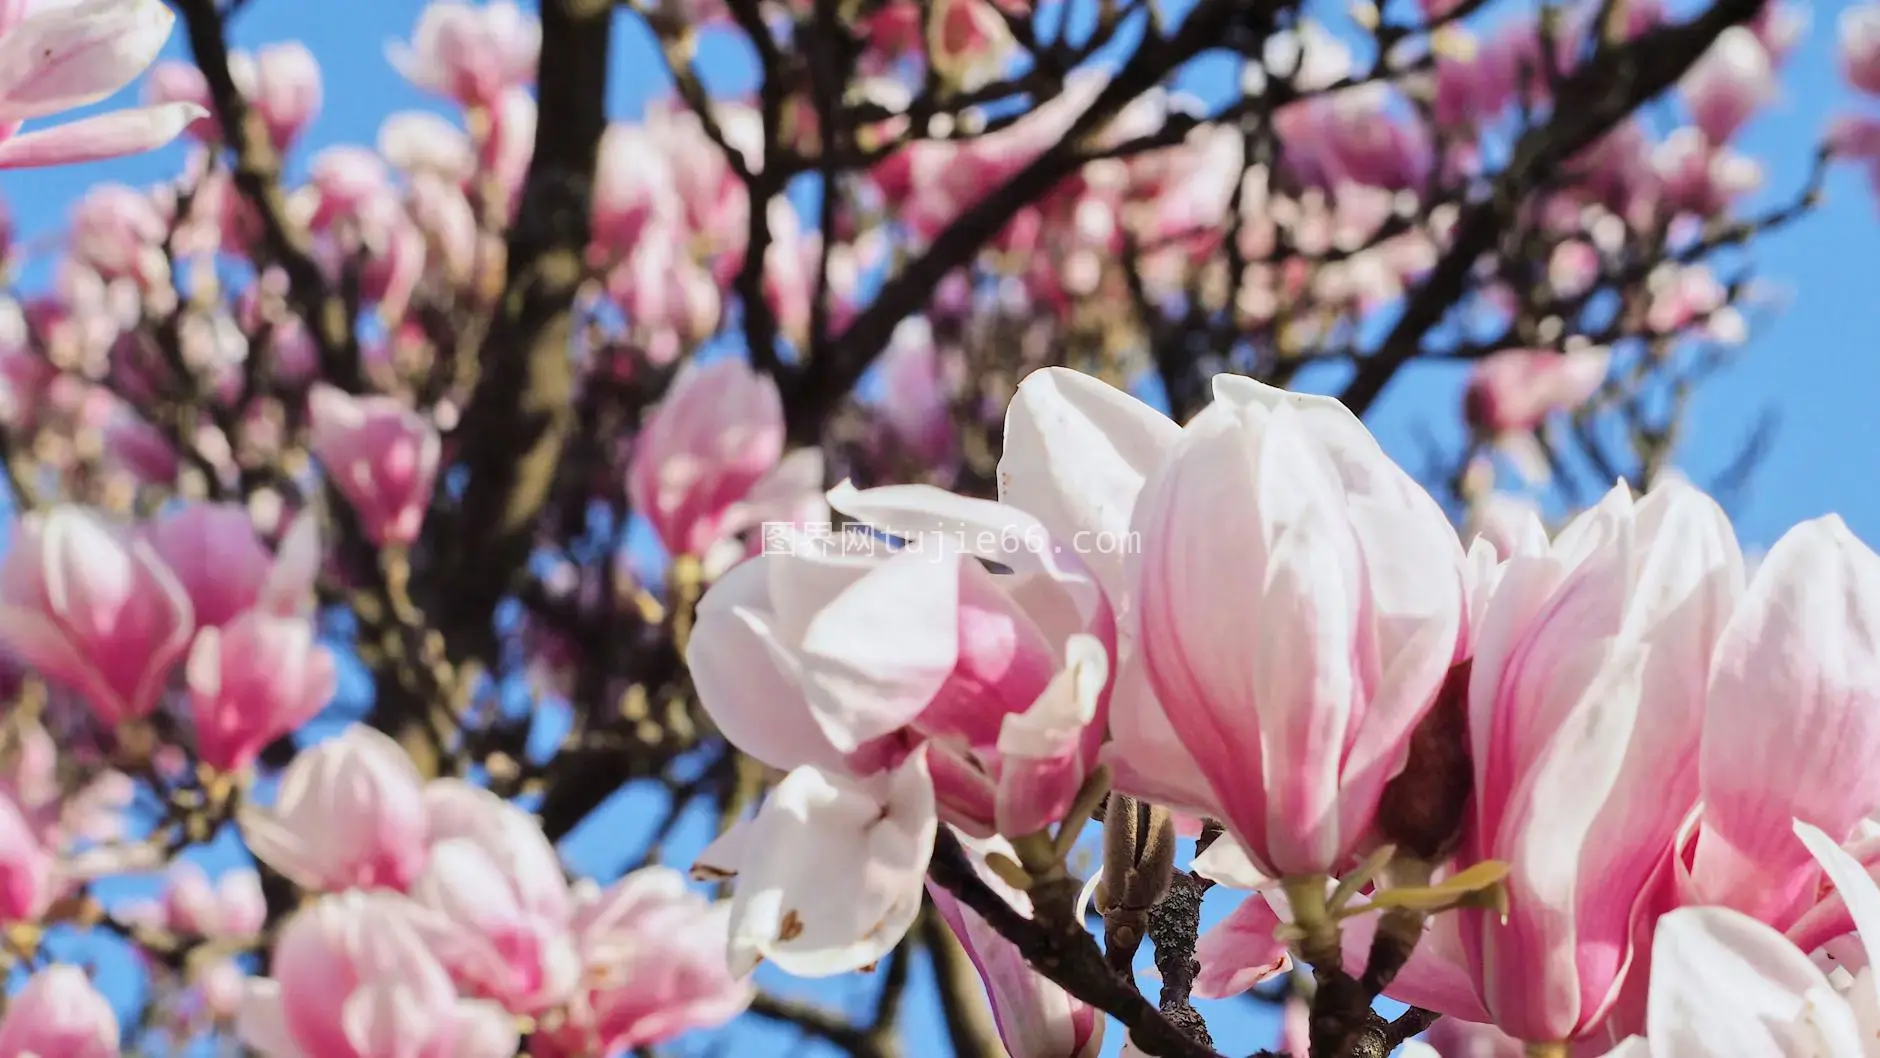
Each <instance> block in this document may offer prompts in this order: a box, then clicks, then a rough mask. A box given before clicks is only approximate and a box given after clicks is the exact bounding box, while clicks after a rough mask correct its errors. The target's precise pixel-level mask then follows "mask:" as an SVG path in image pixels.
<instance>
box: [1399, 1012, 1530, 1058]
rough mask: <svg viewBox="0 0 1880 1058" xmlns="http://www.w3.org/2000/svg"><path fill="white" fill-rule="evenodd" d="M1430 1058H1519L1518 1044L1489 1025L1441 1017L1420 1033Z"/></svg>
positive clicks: (1519, 1048)
mask: <svg viewBox="0 0 1880 1058" xmlns="http://www.w3.org/2000/svg"><path fill="white" fill-rule="evenodd" d="M1423 1041H1424V1042H1425V1043H1427V1044H1429V1045H1430V1047H1431V1048H1432V1049H1433V1050H1434V1051H1435V1056H1434V1058H1521V1054H1522V1047H1521V1041H1519V1040H1516V1039H1514V1038H1513V1037H1510V1036H1509V1035H1507V1034H1506V1033H1504V1032H1502V1031H1501V1030H1500V1029H1498V1028H1496V1027H1495V1026H1493V1025H1483V1024H1479V1023H1477V1022H1470V1021H1463V1020H1461V1019H1459V1018H1442V1019H1440V1020H1438V1021H1437V1022H1436V1024H1434V1025H1431V1026H1430V1027H1429V1031H1427V1032H1425V1033H1424V1034H1423Z"/></svg>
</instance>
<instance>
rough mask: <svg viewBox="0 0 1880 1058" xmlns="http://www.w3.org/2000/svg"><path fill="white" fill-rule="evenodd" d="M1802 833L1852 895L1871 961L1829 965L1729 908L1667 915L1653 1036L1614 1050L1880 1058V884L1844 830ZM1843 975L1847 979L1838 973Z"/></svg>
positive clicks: (1657, 961) (1650, 1015)
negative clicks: (1879, 1029)
mask: <svg viewBox="0 0 1880 1058" xmlns="http://www.w3.org/2000/svg"><path fill="white" fill-rule="evenodd" d="M1794 832H1795V834H1796V836H1797V837H1799V838H1800V839H1801V841H1802V843H1803V845H1804V847H1805V848H1806V849H1807V850H1808V852H1809V853H1810V854H1811V855H1812V856H1813V857H1814V859H1815V861H1816V863H1818V864H1819V865H1820V867H1821V870H1822V872H1823V873H1824V874H1825V875H1826V876H1827V877H1828V879H1829V880H1830V881H1831V882H1833V883H1834V887H1835V889H1836V890H1837V891H1838V892H1839V894H1840V896H1841V898H1842V899H1843V900H1845V901H1846V903H1847V907H1848V910H1849V912H1850V914H1851V916H1852V920H1853V926H1854V928H1855V929H1856V930H1857V931H1859V934H1860V951H1859V954H1860V955H1862V956H1863V957H1864V961H1865V963H1866V965H1864V966H1860V967H1859V968H1858V970H1857V971H1856V972H1854V973H1852V974H1848V973H1846V972H1844V971H1843V972H1837V973H1836V974H1835V975H1834V976H1830V975H1828V974H1826V973H1824V972H1823V971H1822V970H1821V969H1820V968H1819V967H1817V966H1816V964H1815V963H1814V962H1813V961H1812V960H1810V958H1809V953H1808V952H1806V951H1804V950H1802V949H1801V948H1798V947H1796V946H1795V945H1794V944H1792V943H1790V941H1789V940H1788V939H1787V938H1785V937H1784V936H1782V934H1781V933H1779V932H1777V931H1776V930H1774V929H1772V928H1770V927H1769V926H1768V925H1766V924H1764V923H1762V922H1759V921H1757V920H1756V919H1754V918H1751V917H1749V916H1748V915H1745V914H1744V913H1742V912H1740V911H1736V910H1734V909H1731V908H1725V907H1690V908H1683V909H1680V910H1677V911H1673V912H1671V913H1670V914H1668V915H1665V916H1664V917H1663V918H1661V919H1659V921H1658V926H1657V930H1656V936H1655V938H1654V942H1653V945H1652V964H1651V977H1652V986H1651V996H1650V1000H1649V1006H1648V1010H1647V1013H1646V1026H1645V1036H1644V1038H1643V1039H1640V1038H1638V1037H1633V1038H1631V1039H1628V1040H1626V1041H1624V1042H1623V1043H1621V1044H1620V1046H1619V1047H1618V1048H1616V1049H1615V1050H1613V1051H1612V1052H1611V1055H1610V1056H1609V1058H1682V1056H1684V1055H1692V1056H1696V1055H1702V1056H1704V1058H1817V1056H1821V1055H1833V1056H1835V1058H1872V1056H1873V1055H1876V1054H1880V1042H1876V1039H1875V1036H1874V1026H1876V1025H1880V977H1877V976H1876V971H1875V969H1874V966H1873V962H1874V960H1875V958H1876V956H1880V887H1876V886H1875V884H1874V880H1873V878H1872V877H1870V876H1869V875H1868V873H1867V871H1866V870H1865V869H1864V868H1862V866H1861V865H1860V864H1859V863H1858V862H1856V861H1855V860H1854V859H1853V857H1851V856H1849V855H1848V854H1847V853H1846V852H1845V851H1843V850H1842V849H1841V848H1840V847H1839V846H1837V845H1836V844H1835V843H1834V839H1832V838H1830V837H1829V836H1828V835H1826V834H1824V833H1822V832H1821V831H1820V830H1818V829H1816V828H1815V827H1812V826H1809V825H1808V824H1806V823H1803V822H1800V821H1799V820H1798V821H1797V822H1796V823H1795V826H1794ZM1836 977H1839V978H1840V979H1841V980H1840V981H1839V982H1837V981H1836Z"/></svg>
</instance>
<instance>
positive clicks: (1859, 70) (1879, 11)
mask: <svg viewBox="0 0 1880 1058" xmlns="http://www.w3.org/2000/svg"><path fill="white" fill-rule="evenodd" d="M1839 28H1840V31H1841V70H1842V72H1843V73H1844V74H1845V75H1846V76H1847V81H1848V83H1849V84H1851V85H1853V86H1854V87H1855V88H1858V89H1860V90H1861V91H1862V92H1865V93H1867V94H1868V95H1873V96H1880V4H1874V3H1864V4H1853V5H1850V6H1849V7H1847V8H1844V9H1843V10H1842V11H1841V18H1840V23H1839Z"/></svg>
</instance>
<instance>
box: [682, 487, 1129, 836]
mask: <svg viewBox="0 0 1880 1058" xmlns="http://www.w3.org/2000/svg"><path fill="white" fill-rule="evenodd" d="M830 502H831V504H832V505H833V506H835V507H836V508H838V509H840V510H842V511H843V512H844V513H846V514H849V515H851V516H852V517H854V518H857V519H859V520H860V521H862V522H863V523H865V524H867V525H870V526H872V527H874V528H875V529H876V530H878V531H880V532H884V533H887V534H890V535H893V536H897V537H899V538H901V539H903V540H908V541H911V542H913V545H914V546H910V547H907V548H904V549H900V550H894V551H890V550H889V549H888V548H887V546H886V544H885V543H883V544H882V545H881V546H880V548H879V554H877V555H876V556H874V557H871V558H862V559H852V558H846V557H844V555H843V554H842V547H841V542H840V541H838V540H834V539H830V538H828V537H827V536H814V535H810V534H804V533H786V534H782V535H783V536H784V538H785V541H787V543H788V547H787V548H785V549H784V550H786V551H787V552H788V553H775V554H765V555H762V556H760V557H759V558H757V559H755V560H753V561H752V562H750V563H747V564H746V565H744V566H741V567H738V568H736V569H733V570H732V571H731V572H730V573H728V574H727V575H726V576H725V577H724V578H723V579H721V580H720V581H719V582H718V583H717V584H716V585H714V587H713V589H712V591H710V592H708V593H707V595H706V597H705V600H704V601H703V602H702V603H701V606H700V627H701V628H704V627H705V626H706V623H707V622H708V621H709V623H710V627H711V629H712V631H711V632H710V633H708V634H706V635H703V636H694V646H692V647H691V648H689V649H690V652H691V654H692V668H693V671H694V672H695V673H698V672H708V673H712V674H711V675H706V676H703V677H700V679H701V693H702V694H704V695H705V696H706V697H705V698H704V699H703V700H704V702H705V706H706V708H707V710H709V711H710V712H711V713H712V714H713V715H714V717H721V718H722V720H721V728H723V729H725V730H727V731H731V732H740V731H741V732H744V733H747V734H748V736H749V738H748V747H747V748H748V751H749V752H752V753H754V754H756V755H758V756H760V757H767V758H770V759H776V760H778V761H779V763H785V762H787V763H788V764H791V765H795V764H799V763H824V762H825V761H826V760H827V759H828V758H827V757H825V756H824V754H825V753H829V754H841V755H842V758H841V759H844V760H845V761H846V762H847V764H846V765H845V766H847V767H852V768H855V769H859V770H860V771H863V772H870V771H873V770H875V769H876V768H878V767H880V766H881V764H882V763H883V762H884V761H885V760H892V759H894V757H895V755H896V754H897V753H898V752H900V751H901V750H902V748H903V747H905V746H906V745H909V744H912V743H917V742H926V743H928V744H930V745H931V748H932V755H931V757H930V764H931V767H932V770H933V774H934V776H935V780H936V783H937V786H938V794H939V797H940V800H941V803H942V806H943V810H944V812H945V813H946V816H947V818H948V819H949V820H950V821H952V822H954V823H955V824H956V825H958V826H960V827H962V828H965V829H968V830H970V831H972V832H975V833H980V834H984V833H990V832H993V831H997V832H1001V833H1005V834H1008V835H1014V836H1017V835H1024V834H1028V833H1030V832H1032V831H1033V830H1036V829H1038V828H1039V827H1041V826H1043V825H1045V824H1046V823H1048V822H1053V821H1055V820H1056V819H1058V818H1060V816H1061V814H1062V812H1063V811H1064V810H1065V809H1066V808H1068V806H1069V803H1070V801H1071V799H1072V798H1074V796H1075V795H1076V793H1077V790H1078V788H1079V787H1080V785H1081V784H1082V782H1083V779H1084V777H1085V776H1086V775H1087V774H1088V772H1089V770H1090V769H1091V768H1093V767H1094V766H1095V764H1096V755H1097V752H1098V749H1099V745H1100V741H1101V739H1102V733H1103V729H1104V726H1105V724H1104V717H1105V714H1106V710H1107V702H1108V686H1109V675H1110V671H1111V667H1110V658H1109V652H1110V649H1111V646H1112V644H1113V643H1114V638H1115V633H1114V624H1113V619H1112V617H1111V615H1110V612H1109V608H1108V606H1107V604H1106V603H1105V602H1104V600H1103V598H1102V594H1101V591H1100V589H1098V588H1097V587H1096V585H1095V584H1094V582H1093V581H1091V580H1090V578H1089V577H1088V574H1087V573H1086V572H1085V571H1083V570H1082V569H1081V568H1080V567H1079V566H1078V565H1076V564H1075V563H1064V564H1057V563H1058V560H1060V559H1063V558H1066V557H1069V556H1066V555H1065V554H1064V553H1063V549H1062V548H1057V547H1056V546H1055V545H1054V544H1052V543H1051V541H1050V540H1049V538H1048V536H1047V535H1046V534H1045V533H1044V532H1043V530H1042V528H1041V527H1040V526H1039V525H1038V524H1037V523H1036V522H1035V521H1030V520H1029V519H1027V518H1026V517H1025V516H1023V515H1022V513H1021V512H1018V511H1016V510H1013V509H1011V508H1008V507H1002V506H1001V505H999V504H996V503H991V502H989V501H983V500H968V499H963V498H961V497H956V496H952V495H950V494H947V493H944V492H942V491H940V490H938V489H933V488H929V487H925V486H896V487H890V488H883V489H870V490H866V491H859V492H858V491H856V490H854V489H852V488H847V487H842V488H838V489H836V490H833V491H832V492H831V493H830ZM861 538H863V537H858V539H861ZM785 541H778V543H783V542H785ZM975 544H977V545H978V547H979V548H981V549H982V550H978V551H977V552H975V550H974V545H975ZM979 557H983V558H989V559H992V560H994V561H999V562H1002V563H1004V564H1006V565H1010V566H1013V567H1014V568H1015V571H1016V572H1015V574H1014V575H1013V576H1012V577H1010V578H998V577H995V576H994V575H992V574H991V573H989V572H987V570H986V568H985V566H984V565H982V564H981V563H980V562H979V561H977V560H976V558H979ZM749 646H756V647H757V649H759V650H761V651H762V652H763V653H764V654H766V655H768V656H770V657H772V658H774V659H776V662H777V664H778V665H779V667H780V668H781V669H782V670H783V671H785V672H787V673H788V676H787V679H788V681H789V682H790V683H791V684H793V685H795V686H796V687H798V688H800V689H801V695H802V697H801V698H800V699H798V701H800V702H801V703H802V710H803V711H806V712H807V713H808V715H809V718H810V719H811V720H812V722H813V723H814V724H815V725H816V726H817V727H818V728H819V729H820V730H821V732H822V735H823V740H822V743H821V745H817V744H815V743H813V742H810V741H809V740H807V739H805V738H804V737H802V736H800V735H792V736H788V737H780V736H779V734H778V733H776V731H775V728H776V726H777V725H778V724H780V723H790V722H792V721H794V720H795V719H796V717H799V716H801V713H795V710H794V709H793V710H790V711H783V710H779V709H777V707H776V705H775V697H776V695H775V691H774V690H770V691H766V692H759V693H757V694H752V693H751V691H752V690H753V689H754V688H755V685H754V684H751V683H748V682H746V681H744V680H733V679H730V678H727V677H723V676H719V675H717V673H718V672H719V671H721V670H727V669H729V668H730V667H731V666H732V665H737V664H742V663H740V662H737V661H734V660H733V659H734V657H735V654H734V653H733V652H734V651H738V650H740V649H745V648H748V647H749ZM792 713H795V716H792V715H791V714H792ZM733 737H734V739H735V738H736V737H737V735H736V734H734V735H733ZM740 744H747V743H740ZM799 753H800V754H804V755H805V756H804V757H803V758H802V759H790V758H791V756H793V755H794V754H799Z"/></svg>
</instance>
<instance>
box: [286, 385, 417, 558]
mask: <svg viewBox="0 0 1880 1058" xmlns="http://www.w3.org/2000/svg"><path fill="white" fill-rule="evenodd" d="M307 404H308V410H309V412H310V414H311V418H312V424H313V426H312V442H311V444H312V448H313V454H314V455H315V456H317V457H318V458H319V460H320V463H321V465H322V466H323V467H324V468H325V469H326V473H327V475H328V477H329V478H330V479H331V480H332V482H333V485H334V487H336V488H337V489H339V492H340V495H342V496H345V497H346V501H347V502H348V503H350V504H351V505H352V509H353V513H354V514H355V515H357V516H358V518H359V523H360V526H361V527H362V528H363V529H364V530H365V533H366V536H368V537H369V538H371V540H372V541H373V542H374V543H376V544H380V545H385V544H409V543H411V542H412V541H414V540H416V539H417V538H418V531H419V530H420V529H422V528H423V527H424V516H425V513H426V509H427V507H428V506H429V504H430V502H431V486H432V484H433V483H434V482H435V481H436V479H437V465H438V460H439V459H440V458H441V457H442V454H443V446H442V443H441V442H440V441H439V439H438V434H437V428H436V427H434V426H432V425H431V423H430V422H429V421H427V420H426V419H425V418H424V417H423V416H421V415H419V414H418V413H417V412H415V411H413V410H412V409H411V408H410V407H409V406H407V405H406V404H405V403H404V402H403V401H401V400H399V399H397V398H396V397H386V396H376V395H375V396H368V397H355V396H352V395H351V394H349V393H346V392H345V391H343V390H340V389H337V388H335V387H333V386H329V385H326V384H325V383H319V384H316V385H315V386H314V387H313V390H312V391H311V392H310V393H309V394H308V396H307Z"/></svg>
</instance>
